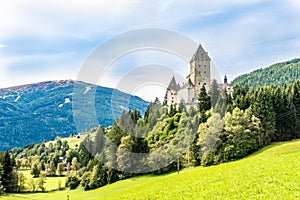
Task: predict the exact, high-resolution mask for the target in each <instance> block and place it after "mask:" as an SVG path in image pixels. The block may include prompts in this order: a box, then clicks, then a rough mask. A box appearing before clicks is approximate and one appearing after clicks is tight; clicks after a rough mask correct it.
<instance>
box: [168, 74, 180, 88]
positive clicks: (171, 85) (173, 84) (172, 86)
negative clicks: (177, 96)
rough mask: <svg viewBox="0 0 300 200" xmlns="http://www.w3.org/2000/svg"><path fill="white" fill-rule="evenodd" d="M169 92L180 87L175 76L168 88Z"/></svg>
mask: <svg viewBox="0 0 300 200" xmlns="http://www.w3.org/2000/svg"><path fill="white" fill-rule="evenodd" d="M167 89H169V90H177V89H178V85H177V83H176V80H175V77H174V76H173V78H172V80H171V82H170V84H169V86H168V88H167Z"/></svg>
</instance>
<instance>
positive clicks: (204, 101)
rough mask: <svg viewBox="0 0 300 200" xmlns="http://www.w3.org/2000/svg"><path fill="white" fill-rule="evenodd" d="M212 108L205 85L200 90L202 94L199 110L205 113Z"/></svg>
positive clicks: (199, 100)
mask: <svg viewBox="0 0 300 200" xmlns="http://www.w3.org/2000/svg"><path fill="white" fill-rule="evenodd" d="M210 108H211V100H210V97H209V96H208V94H207V92H206V89H205V87H204V85H203V86H202V88H201V90H200V94H199V96H198V111H199V112H204V113H205V112H206V111H207V110H209V109H210Z"/></svg>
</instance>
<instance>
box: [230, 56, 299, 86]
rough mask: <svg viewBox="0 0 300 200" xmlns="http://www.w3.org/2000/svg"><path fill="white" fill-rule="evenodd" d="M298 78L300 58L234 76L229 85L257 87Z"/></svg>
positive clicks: (292, 80) (280, 83)
mask: <svg viewBox="0 0 300 200" xmlns="http://www.w3.org/2000/svg"><path fill="white" fill-rule="evenodd" d="M298 79H300V58H297V59H293V60H290V61H287V62H282V63H277V64H274V65H271V66H269V67H267V68H264V69H262V68H261V69H258V70H255V71H253V72H250V73H248V74H243V75H241V76H238V77H237V78H235V79H234V80H233V81H232V82H231V85H232V86H235V85H239V84H240V85H246V84H247V85H248V86H249V88H251V89H252V88H257V87H259V86H264V85H284V84H285V83H291V82H294V81H295V80H298Z"/></svg>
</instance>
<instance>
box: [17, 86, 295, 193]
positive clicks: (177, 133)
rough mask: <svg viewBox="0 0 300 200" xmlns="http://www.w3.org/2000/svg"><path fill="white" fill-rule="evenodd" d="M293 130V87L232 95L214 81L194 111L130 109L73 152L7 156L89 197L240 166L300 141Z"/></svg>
mask: <svg viewBox="0 0 300 200" xmlns="http://www.w3.org/2000/svg"><path fill="white" fill-rule="evenodd" d="M299 122H300V81H296V82H294V83H292V84H286V85H284V86H263V87H259V88H257V89H254V90H250V89H249V87H248V86H245V87H242V86H236V87H235V88H234V92H233V94H226V92H225V91H223V89H222V88H219V85H218V84H217V82H216V81H214V82H213V83H212V87H211V90H210V92H209V93H207V92H206V90H205V87H202V89H201V92H200V94H199V96H198V103H197V106H195V107H186V105H185V104H184V102H181V103H180V104H179V105H178V106H171V107H170V108H168V107H166V106H164V105H161V104H160V102H159V101H158V100H156V101H155V102H153V103H150V104H149V106H148V108H147V110H146V112H145V114H144V116H143V117H142V116H141V114H140V112H139V111H138V110H136V109H134V110H133V111H128V112H123V113H122V115H121V116H120V118H119V119H118V120H116V121H115V122H114V124H113V125H112V127H110V128H104V127H98V128H95V129H93V130H91V131H90V133H89V134H85V135H82V137H84V138H85V139H84V140H83V142H81V143H80V145H79V146H78V147H76V148H70V147H69V145H68V144H67V143H66V142H61V141H60V140H59V139H58V140H56V141H55V143H53V144H52V145H46V144H45V143H44V144H43V143H42V144H38V145H31V146H30V145H29V146H27V147H26V148H23V149H14V150H13V151H12V153H13V155H14V156H15V157H16V161H15V162H16V165H15V169H16V168H20V167H21V168H24V167H27V168H30V169H31V172H32V174H33V176H40V175H39V174H45V173H46V176H53V175H64V176H66V177H67V181H66V186H67V187H70V188H71V189H74V188H77V187H78V186H80V187H82V188H84V189H85V190H89V189H94V188H97V187H101V186H104V185H106V184H110V183H113V182H115V181H117V180H120V179H124V178H128V177H132V176H136V175H139V174H146V173H155V174H161V173H165V172H169V171H174V170H180V169H182V168H185V167H190V166H199V165H202V166H209V165H216V164H219V163H224V162H228V161H233V160H236V159H240V158H243V157H245V156H247V155H249V154H250V153H252V152H254V151H256V150H258V149H260V148H262V147H264V146H266V145H268V144H270V143H271V142H277V141H285V140H292V139H296V138H299V137H300V125H299V124H300V123H299ZM26 160H27V161H26ZM26 162H27V163H28V162H29V163H31V165H30V166H27V165H26V164H25V163H26ZM18 163H20V164H18ZM22 163H24V164H22ZM34 169H37V171H38V172H39V173H37V174H35V172H34ZM60 172H61V173H60Z"/></svg>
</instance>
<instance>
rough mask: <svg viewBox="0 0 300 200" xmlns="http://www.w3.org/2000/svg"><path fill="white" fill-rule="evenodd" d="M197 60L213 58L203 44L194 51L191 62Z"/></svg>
mask: <svg viewBox="0 0 300 200" xmlns="http://www.w3.org/2000/svg"><path fill="white" fill-rule="evenodd" d="M195 60H201V61H203V60H205V61H206V60H209V61H210V60H211V59H210V57H209V56H208V54H207V52H206V51H205V50H204V49H203V47H202V46H201V44H199V46H198V49H197V51H196V52H195V53H194V55H193V57H192V59H191V62H193V61H195Z"/></svg>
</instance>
